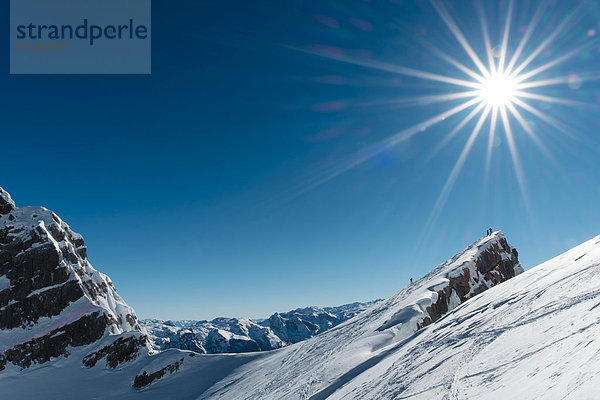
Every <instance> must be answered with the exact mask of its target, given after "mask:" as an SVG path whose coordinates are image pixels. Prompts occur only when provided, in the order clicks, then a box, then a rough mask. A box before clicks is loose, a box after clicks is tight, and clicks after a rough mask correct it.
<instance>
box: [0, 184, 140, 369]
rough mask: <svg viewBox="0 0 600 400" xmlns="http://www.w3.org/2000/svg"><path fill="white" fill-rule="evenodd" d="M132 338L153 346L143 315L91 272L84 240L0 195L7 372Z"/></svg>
mask: <svg viewBox="0 0 600 400" xmlns="http://www.w3.org/2000/svg"><path fill="white" fill-rule="evenodd" d="M125 332H134V333H136V335H137V336H138V338H137V341H136V343H137V344H138V347H139V346H145V339H144V338H145V336H144V335H143V334H142V333H141V327H140V325H139V324H138V322H137V317H136V315H135V312H134V311H133V309H132V308H131V307H129V306H128V305H127V304H126V303H125V302H124V301H123V299H121V297H120V296H119V295H118V294H117V292H116V290H115V287H114V285H113V283H112V281H111V280H110V279H109V278H108V277H107V276H106V275H104V274H102V273H100V272H98V271H96V270H95V269H94V268H93V267H92V266H91V264H90V263H89V261H88V260H87V248H86V246H85V243H84V240H83V237H82V236H81V235H79V234H77V233H75V232H73V231H72V230H71V228H70V227H69V225H67V224H66V223H65V222H64V221H62V220H61V219H60V218H59V217H58V216H57V215H56V214H55V213H53V212H52V211H50V210H48V209H46V208H44V207H22V208H18V207H16V205H15V203H14V201H13V200H12V199H11V196H10V195H9V194H8V193H7V192H6V191H5V190H4V189H2V188H0V370H3V369H5V368H6V367H7V365H9V364H13V365H15V366H18V367H20V368H27V367H30V366H31V365H32V364H40V363H45V362H48V361H50V360H51V359H52V358H56V357H61V356H68V355H69V348H70V347H80V346H85V345H89V344H92V343H94V342H96V341H98V340H99V339H101V338H102V337H104V336H107V335H120V334H123V333H125ZM113 350H114V351H117V353H118V348H117V347H114V348H113ZM113 353H114V352H113ZM110 354H111V352H109V351H105V353H104V356H110ZM112 356H113V357H116V358H117V359H119V355H118V354H112Z"/></svg>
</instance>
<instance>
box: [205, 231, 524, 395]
mask: <svg viewBox="0 0 600 400" xmlns="http://www.w3.org/2000/svg"><path fill="white" fill-rule="evenodd" d="M522 271H523V269H522V267H521V265H520V264H519V262H518V259H517V252H516V250H515V249H514V248H512V247H511V246H510V245H509V244H508V243H507V242H506V239H505V237H504V235H503V234H502V233H501V232H495V233H493V234H492V235H491V236H487V237H484V238H482V239H481V240H479V241H477V242H475V243H473V244H472V245H471V246H469V247H468V248H466V249H465V250H464V251H462V252H461V253H459V254H457V255H456V256H454V257H452V258H451V259H449V260H448V261H446V262H445V263H443V264H441V265H439V266H438V267H437V268H435V269H434V270H433V271H432V272H430V273H429V274H427V275H426V276H424V277H423V278H421V279H420V280H418V281H416V282H414V283H413V284H411V285H409V286H408V287H406V288H404V289H403V290H401V291H400V292H398V293H397V294H395V295H394V296H392V297H390V298H388V299H387V300H385V301H383V302H381V303H379V304H376V305H374V306H373V307H371V308H370V309H368V310H367V311H365V312H364V313H362V314H359V315H358V316H356V317H355V318H352V319H350V320H348V321H346V322H345V323H343V324H341V325H339V326H337V327H335V328H333V329H331V330H329V331H327V332H325V333H324V334H322V335H319V336H315V337H313V338H311V339H309V340H306V341H304V342H301V343H298V344H296V345H293V346H290V347H287V348H284V349H281V350H279V351H276V352H272V353H271V354H270V355H269V356H268V357H265V358H260V359H258V360H256V361H254V362H251V363H249V364H246V365H245V366H244V367H242V368H240V369H239V370H237V371H235V372H234V373H232V374H231V375H230V376H228V378H226V379H224V380H222V381H221V382H219V383H218V384H217V385H215V386H213V387H212V388H211V389H210V390H208V391H206V392H205V393H204V395H203V397H202V398H220V399H222V398H226V399H298V398H308V397H310V396H313V395H317V396H318V397H317V398H326V397H327V396H328V395H329V394H331V393H335V391H336V390H337V389H338V386H339V387H341V386H343V385H344V384H345V383H347V382H351V381H352V380H353V378H355V376H358V375H360V373H361V372H362V371H363V370H368V369H369V368H370V367H373V366H375V365H377V364H378V363H379V362H380V361H381V360H380V358H381V357H383V356H384V355H386V354H387V353H388V352H389V351H391V350H390V349H395V348H402V347H403V346H404V343H405V341H406V340H407V339H409V338H410V337H412V336H413V335H414V334H415V332H416V331H418V330H419V329H421V328H422V327H424V326H427V325H430V324H432V323H433V322H435V321H437V320H438V319H440V318H441V317H442V316H443V315H444V314H446V313H447V312H448V311H450V310H452V309H454V308H456V307H458V306H459V305H460V304H461V303H462V302H464V301H466V300H468V299H470V298H472V297H474V296H475V295H477V294H479V293H482V292H484V291H485V290H487V289H488V288H490V287H492V286H495V285H496V284H498V283H501V282H503V281H505V280H507V279H510V278H512V277H513V276H515V275H516V274H519V273H521V272H522ZM432 327H433V325H432ZM398 384H399V385H402V384H403V383H402V382H398ZM319 393H321V394H319ZM318 394H319V395H318ZM347 398H352V397H347ZM373 398H378V397H373ZM392 398H393V397H392Z"/></svg>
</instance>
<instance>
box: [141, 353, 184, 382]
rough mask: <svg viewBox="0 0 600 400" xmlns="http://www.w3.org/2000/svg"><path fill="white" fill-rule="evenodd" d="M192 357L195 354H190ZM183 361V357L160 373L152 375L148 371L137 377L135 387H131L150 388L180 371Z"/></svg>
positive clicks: (152, 373)
mask: <svg viewBox="0 0 600 400" xmlns="http://www.w3.org/2000/svg"><path fill="white" fill-rule="evenodd" d="M190 357H193V354H190ZM183 361H184V358H183V357H182V358H180V359H179V360H178V361H175V362H174V363H172V364H169V365H167V366H165V367H163V368H161V369H159V370H158V371H154V372H151V373H147V372H146V371H144V372H142V373H141V374H139V375H137V376H136V377H135V379H134V380H133V385H131V386H133V387H134V388H138V389H139V388H143V387H144V386H148V385H149V384H151V383H152V382H154V381H155V380H157V379H160V378H162V377H163V376H165V375H166V374H167V372H168V373H169V374H172V373H173V372H177V371H179V367H181V364H183Z"/></svg>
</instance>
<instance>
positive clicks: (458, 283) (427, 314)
mask: <svg viewBox="0 0 600 400" xmlns="http://www.w3.org/2000/svg"><path fill="white" fill-rule="evenodd" d="M522 272H523V268H522V267H521V264H520V263H519V254H518V252H517V250H516V249H515V248H514V247H512V246H510V245H509V244H508V242H507V241H506V238H505V237H504V235H503V234H502V232H494V233H493V234H492V235H490V236H486V237H484V238H482V239H480V240H478V241H477V242H475V243H473V244H472V245H471V246H469V247H467V248H466V249H465V250H464V251H462V252H461V253H459V254H457V255H456V256H454V257H452V258H451V259H450V260H448V261H446V262H445V263H443V264H441V265H439V266H438V267H436V268H435V269H434V270H433V271H432V272H431V273H429V274H427V275H426V276H425V277H423V278H422V279H420V280H419V281H417V282H415V283H414V284H413V285H412V286H414V287H415V288H418V287H420V286H422V285H424V284H428V285H429V286H428V287H425V288H420V289H419V290H423V292H422V293H421V294H419V295H417V297H416V298H415V299H414V303H413V304H411V305H408V306H406V307H403V308H401V309H400V310H398V311H397V312H396V313H395V314H394V315H393V316H392V317H391V318H390V319H388V320H387V321H386V322H385V323H384V324H383V325H381V326H380V327H379V328H378V329H377V330H378V331H384V330H386V329H390V328H392V327H395V326H398V325H404V326H407V324H408V325H411V324H414V329H416V330H419V329H421V328H423V327H425V326H427V325H430V324H431V323H433V322H435V321H437V320H438V319H440V318H441V317H443V316H444V315H445V314H447V313H448V312H449V311H451V310H452V309H454V308H456V307H458V306H459V305H460V304H462V303H464V302H465V301H467V300H469V299H470V298H472V297H473V296H476V295H478V294H480V293H482V292H484V291H486V290H488V289H489V288H491V287H493V286H496V285H498V284H500V283H502V282H504V281H506V280H508V279H510V278H513V277H514V276H516V275H518V274H520V273H522ZM429 282H431V283H430V284H429ZM411 292H412V289H411V287H409V288H408V289H407V293H411ZM409 321H410V322H409ZM411 329H412V328H411Z"/></svg>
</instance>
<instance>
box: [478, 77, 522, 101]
mask: <svg viewBox="0 0 600 400" xmlns="http://www.w3.org/2000/svg"><path fill="white" fill-rule="evenodd" d="M478 94H479V97H480V99H481V101H482V102H483V103H484V104H485V105H487V106H491V107H506V106H508V105H510V104H512V103H513V102H514V99H515V97H516V94H517V82H516V81H515V80H514V79H512V78H511V77H510V75H508V74H506V73H499V72H496V73H494V74H492V75H490V76H489V78H487V79H485V80H484V81H483V82H482V83H481V86H480V89H479V90H478Z"/></svg>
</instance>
